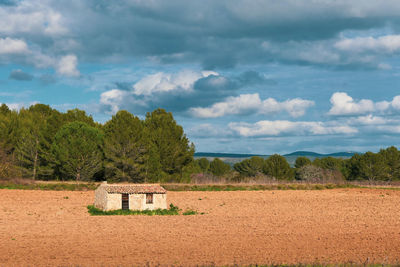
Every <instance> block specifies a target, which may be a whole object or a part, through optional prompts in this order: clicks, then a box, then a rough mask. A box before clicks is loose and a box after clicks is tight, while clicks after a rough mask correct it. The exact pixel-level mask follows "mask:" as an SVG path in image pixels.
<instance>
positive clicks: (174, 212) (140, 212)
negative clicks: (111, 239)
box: [87, 204, 191, 216]
mask: <svg viewBox="0 0 400 267" xmlns="http://www.w3.org/2000/svg"><path fill="white" fill-rule="evenodd" d="M87 209H88V212H89V213H90V215H95V216H98V215H149V216H152V215H179V208H178V207H177V206H174V205H173V204H170V206H169V209H156V210H109V211H103V210H101V209H98V208H96V207H94V206H92V205H89V206H87ZM185 215H191V214H185Z"/></svg>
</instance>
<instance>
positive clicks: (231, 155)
mask: <svg viewBox="0 0 400 267" xmlns="http://www.w3.org/2000/svg"><path fill="white" fill-rule="evenodd" d="M194 156H195V157H197V158H250V157H253V156H260V157H263V156H264V155H257V154H234V153H208V152H196V153H194Z"/></svg>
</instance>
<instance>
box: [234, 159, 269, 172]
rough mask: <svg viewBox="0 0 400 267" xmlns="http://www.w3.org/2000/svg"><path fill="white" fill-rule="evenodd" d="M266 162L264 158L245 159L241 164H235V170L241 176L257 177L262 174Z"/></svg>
mask: <svg viewBox="0 0 400 267" xmlns="http://www.w3.org/2000/svg"><path fill="white" fill-rule="evenodd" d="M264 165H265V161H264V159H263V158H261V157H258V156H253V157H251V158H249V159H245V160H243V161H241V162H238V163H235V164H234V165H233V169H234V170H235V171H237V172H239V174H240V175H241V176H256V175H257V174H260V173H262V171H263V167H264Z"/></svg>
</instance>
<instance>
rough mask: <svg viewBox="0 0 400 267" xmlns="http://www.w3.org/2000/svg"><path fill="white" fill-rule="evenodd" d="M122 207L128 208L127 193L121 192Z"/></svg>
mask: <svg viewBox="0 0 400 267" xmlns="http://www.w3.org/2000/svg"><path fill="white" fill-rule="evenodd" d="M122 209H123V210H129V194H122Z"/></svg>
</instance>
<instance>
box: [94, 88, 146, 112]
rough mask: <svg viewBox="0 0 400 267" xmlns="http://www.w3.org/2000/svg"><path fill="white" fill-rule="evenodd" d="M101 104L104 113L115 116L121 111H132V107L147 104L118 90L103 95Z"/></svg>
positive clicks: (128, 93)
mask: <svg viewBox="0 0 400 267" xmlns="http://www.w3.org/2000/svg"><path fill="white" fill-rule="evenodd" d="M100 104H101V107H102V109H103V111H106V112H107V113H111V114H115V113H117V111H118V110H121V109H127V110H131V106H132V105H137V106H145V103H143V102H141V101H140V100H137V99H135V98H134V96H133V95H132V94H131V93H130V92H127V91H124V90H118V89H113V90H110V91H107V92H104V93H102V94H101V95H100Z"/></svg>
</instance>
